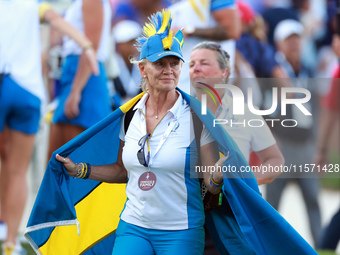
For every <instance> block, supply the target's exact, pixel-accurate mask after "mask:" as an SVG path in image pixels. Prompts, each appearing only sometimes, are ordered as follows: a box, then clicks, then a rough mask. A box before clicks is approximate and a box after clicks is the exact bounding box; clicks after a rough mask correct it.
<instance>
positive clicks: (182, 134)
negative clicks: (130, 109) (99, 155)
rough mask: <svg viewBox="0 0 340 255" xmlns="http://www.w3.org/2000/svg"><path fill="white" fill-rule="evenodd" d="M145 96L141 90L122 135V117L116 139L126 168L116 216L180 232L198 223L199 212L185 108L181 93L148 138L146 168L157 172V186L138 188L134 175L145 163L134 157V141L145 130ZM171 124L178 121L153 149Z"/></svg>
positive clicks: (194, 157) (200, 205)
mask: <svg viewBox="0 0 340 255" xmlns="http://www.w3.org/2000/svg"><path fill="white" fill-rule="evenodd" d="M148 96H149V95H148V93H147V94H145V95H144V96H143V97H142V99H141V100H140V101H139V102H138V104H137V105H136V106H135V107H134V109H138V110H137V111H136V112H135V114H134V116H133V118H132V120H131V122H130V125H129V128H128V130H127V133H126V135H125V136H124V121H123V120H122V125H121V130H120V139H121V140H123V141H125V145H124V147H123V155H122V158H123V163H124V166H125V168H126V169H127V171H128V184H127V186H126V195H127V198H128V199H127V201H126V204H125V208H124V210H123V212H122V214H121V219H122V220H124V221H126V222H128V223H130V224H134V225H137V226H140V227H144V228H150V229H159V230H181V229H188V228H194V227H199V226H202V225H203V224H204V211H203V203H202V197H201V192H200V185H199V180H198V179H197V178H190V168H191V170H192V171H194V168H195V165H196V160H197V153H196V152H193V151H192V150H190V144H192V145H193V146H194V147H195V148H196V142H195V139H194V131H193V124H192V118H191V112H190V107H189V105H188V104H187V102H186V101H185V100H184V99H183V97H182V96H181V95H180V94H179V97H178V99H177V101H176V103H175V104H174V106H173V107H172V108H171V109H170V110H169V112H168V113H167V115H166V116H165V117H164V118H163V119H162V121H161V122H160V123H159V124H158V126H157V127H156V128H155V130H154V132H153V134H152V137H151V138H150V140H149V143H150V151H151V167H150V171H151V172H152V173H154V174H155V175H156V178H157V180H156V184H155V186H154V187H153V188H152V189H151V190H148V191H143V190H141V188H140V187H139V183H138V180H139V177H140V176H141V175H142V174H143V173H145V172H147V171H148V167H144V166H143V165H141V164H140V163H139V161H138V158H137V152H138V150H139V149H140V146H139V145H138V141H139V140H140V138H141V137H142V136H144V135H145V134H147V132H146V120H145V118H144V115H143V114H142V113H141V111H143V113H145V103H146V101H147V98H148ZM139 109H140V110H141V111H140V110H139ZM122 119H123V118H122ZM173 122H177V123H178V124H179V125H178V124H176V125H174V126H173V128H172V129H171V130H172V131H171V132H170V135H169V136H168V138H167V139H166V140H165V142H164V144H163V145H162V146H161V147H160V149H159V150H158V151H157V152H156V150H157V147H158V146H159V144H160V141H161V139H162V137H163V135H164V134H165V131H166V130H167V129H168V127H169V126H172V125H173V124H172V123H173ZM169 130H170V129H169ZM202 137H203V135H202ZM205 137H208V138H206V139H210V140H211V141H213V138H212V137H209V136H207V135H205ZM206 143H207V142H205V144H206ZM190 160H191V163H190ZM193 161H194V162H193Z"/></svg>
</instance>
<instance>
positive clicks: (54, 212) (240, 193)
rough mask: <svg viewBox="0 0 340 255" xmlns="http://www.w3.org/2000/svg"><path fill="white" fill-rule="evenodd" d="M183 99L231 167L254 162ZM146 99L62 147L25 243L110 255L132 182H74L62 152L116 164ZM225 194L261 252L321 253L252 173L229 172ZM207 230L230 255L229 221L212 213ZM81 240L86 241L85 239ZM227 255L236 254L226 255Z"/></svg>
mask: <svg viewBox="0 0 340 255" xmlns="http://www.w3.org/2000/svg"><path fill="white" fill-rule="evenodd" d="M180 92H181V93H182V96H183V97H184V99H185V100H186V101H187V102H188V103H189V104H190V106H191V108H192V109H193V110H194V112H195V113H196V114H197V116H198V117H199V118H200V119H201V121H202V122H203V124H205V126H206V127H207V128H208V130H209V131H210V132H211V134H212V135H213V136H214V138H215V139H216V141H218V143H219V149H220V151H221V152H222V153H223V154H225V155H226V153H227V152H228V151H229V152H230V153H229V158H228V160H227V161H226V162H225V165H226V166H227V165H229V164H230V165H234V166H236V167H237V168H239V167H240V166H242V165H247V162H246V160H245V159H244V157H243V156H242V154H241V152H240V151H239V149H238V147H237V145H236V144H235V142H234V141H233V139H232V138H231V137H230V136H229V134H228V133H227V132H226V131H225V130H224V129H223V128H222V127H221V126H216V127H213V115H212V114H211V113H210V112H209V114H207V115H204V116H203V115H201V114H200V111H201V106H200V102H199V101H198V100H196V99H194V98H191V97H190V96H189V95H187V94H185V93H183V92H182V91H180ZM142 96H143V93H142V94H140V95H138V96H137V97H135V98H134V99H132V100H131V101H129V102H128V103H126V104H125V105H123V106H122V107H120V108H119V109H117V110H116V111H114V112H113V113H111V114H110V115H109V116H107V117H106V118H105V119H103V120H102V121H100V122H99V123H97V124H96V125H94V126H93V127H91V128H89V129H87V130H86V131H85V132H83V133H82V134H80V135H79V136H77V137H75V138H74V139H72V140H71V141H70V142H68V143H67V144H65V145H64V146H62V147H61V148H59V149H58V150H57V151H55V152H54V153H53V155H52V158H51V159H50V161H49V164H48V166H47V169H46V173H45V176H44V179H43V181H42V184H41V187H40V190H39V193H38V196H37V198H36V201H35V204H34V207H33V210H32V212H31V216H30V219H29V222H28V224H27V228H26V232H25V237H26V238H27V239H28V241H29V242H30V244H31V245H32V247H33V248H34V250H35V251H36V252H37V253H38V254H48V255H54V254H58V255H59V254H87V255H89V254H110V253H111V252H112V249H113V245H114V239H115V230H116V228H117V226H118V222H119V215H120V213H121V211H122V210H123V207H124V204H125V201H126V195H125V184H107V183H101V182H98V181H93V180H82V179H73V178H70V177H69V175H68V173H67V172H66V170H65V169H64V167H63V164H62V163H60V162H58V161H57V160H56V159H55V155H56V154H57V153H58V154H60V155H61V156H63V157H70V158H71V159H72V160H73V161H74V162H86V163H90V164H91V165H104V164H111V163H114V162H116V160H117V156H118V149H119V143H120V140H119V130H120V119H121V116H122V115H123V114H124V113H126V112H127V111H128V110H129V109H130V108H131V107H132V106H133V105H134V104H135V103H136V102H137V101H138V100H139V99H140V98H141V97H142ZM224 175H225V176H224V177H225V178H224V187H223V193H224V195H225V197H226V198H227V200H228V203H229V204H230V207H231V209H232V211H233V213H234V215H235V218H236V223H235V224H238V226H239V229H240V230H241V232H242V234H243V236H244V238H245V240H246V241H247V243H248V244H249V245H250V247H251V248H252V249H253V250H254V251H255V253H256V254H261V255H262V254H264V255H265V254H268V255H272V254H316V252H315V251H314V250H313V249H312V248H311V247H310V246H309V245H308V243H307V242H306V241H305V240H304V239H303V238H302V237H301V236H300V235H299V234H298V233H297V232H296V231H295V230H294V229H293V228H292V227H291V226H290V225H289V224H288V223H287V222H286V221H285V220H284V219H283V218H282V217H281V216H280V215H279V214H278V213H277V212H276V210H275V209H273V208H272V207H271V206H270V205H269V204H268V203H267V202H266V201H265V200H264V199H263V198H262V197H261V195H260V193H259V190H258V187H257V184H256V181H255V179H254V178H253V174H252V173H232V172H227V173H224ZM207 218H209V219H210V220H208V221H207V224H212V225H214V226H213V227H212V228H213V229H214V231H215V233H216V234H217V236H218V237H219V238H220V239H219V240H220V244H219V246H220V247H219V250H227V249H225V247H226V246H227V245H228V243H227V240H224V239H223V232H225V231H232V230H230V229H227V228H226V227H224V226H226V224H225V220H226V218H225V215H224V214H223V213H221V212H220V211H219V210H214V211H212V212H211V213H210V214H209V215H207ZM78 234H79V235H78ZM224 254H228V253H227V252H225V253H224Z"/></svg>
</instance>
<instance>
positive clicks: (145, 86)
mask: <svg viewBox="0 0 340 255" xmlns="http://www.w3.org/2000/svg"><path fill="white" fill-rule="evenodd" d="M146 61H147V60H146V59H145V58H143V59H141V60H137V59H136V58H134V57H131V58H130V63H131V64H134V65H137V66H139V64H140V63H142V64H143V65H145V64H146ZM140 87H141V89H142V91H143V92H146V91H147V90H148V83H147V81H146V79H145V78H144V77H142V79H141V82H140Z"/></svg>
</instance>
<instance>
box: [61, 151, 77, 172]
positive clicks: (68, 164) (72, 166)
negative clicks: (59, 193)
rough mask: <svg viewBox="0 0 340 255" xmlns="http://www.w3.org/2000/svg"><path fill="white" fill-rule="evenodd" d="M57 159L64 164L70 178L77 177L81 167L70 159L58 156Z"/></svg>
mask: <svg viewBox="0 0 340 255" xmlns="http://www.w3.org/2000/svg"><path fill="white" fill-rule="evenodd" d="M56 159H57V160H58V161H59V162H61V163H63V164H64V167H65V169H66V171H67V172H68V174H69V175H70V176H76V175H77V173H78V169H79V166H78V164H76V163H74V162H73V161H72V160H71V159H70V158H69V157H66V158H64V157H62V156H60V155H59V154H57V155H56Z"/></svg>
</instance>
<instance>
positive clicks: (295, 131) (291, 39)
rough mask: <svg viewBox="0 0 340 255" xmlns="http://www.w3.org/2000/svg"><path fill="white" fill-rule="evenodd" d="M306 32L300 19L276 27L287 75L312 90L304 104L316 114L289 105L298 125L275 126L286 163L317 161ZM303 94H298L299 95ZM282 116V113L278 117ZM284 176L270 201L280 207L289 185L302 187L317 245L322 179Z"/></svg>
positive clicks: (269, 187) (271, 188)
mask: <svg viewBox="0 0 340 255" xmlns="http://www.w3.org/2000/svg"><path fill="white" fill-rule="evenodd" d="M303 32H304V28H303V26H302V24H301V23H300V22H298V21H296V20H283V21H281V22H280V23H279V24H278V25H277V26H276V28H275V31H274V41H275V44H276V46H277V49H278V51H279V52H278V53H277V60H278V62H279V63H280V65H281V66H282V67H283V69H284V70H285V72H286V73H287V75H288V76H289V77H290V78H291V83H292V86H293V87H299V88H304V89H307V90H308V91H310V92H311V93H312V97H311V100H310V101H309V102H307V103H304V106H305V107H306V108H307V109H308V110H309V111H310V112H311V113H312V116H305V115H304V114H302V113H301V112H300V110H299V109H297V107H295V108H294V107H292V105H287V115H286V116H285V117H284V118H285V119H294V120H295V121H296V122H297V123H298V124H297V126H295V127H293V128H284V127H276V126H275V127H274V130H273V131H274V133H275V134H276V135H277V138H278V140H279V141H280V142H279V143H278V144H279V145H280V149H281V151H282V154H283V156H284V158H285V162H286V165H288V166H289V165H293V166H299V165H305V164H312V163H313V155H314V154H315V137H314V130H313V128H314V125H315V123H314V121H315V120H314V118H315V117H316V116H315V110H316V107H317V104H316V103H317V102H316V101H315V100H313V99H314V98H315V97H314V96H313V93H314V92H315V89H316V88H315V87H313V83H312V79H307V78H312V77H313V72H312V71H311V70H310V69H309V68H307V67H306V66H305V65H304V63H303V62H302V58H301V51H302V47H301V37H302V34H303ZM300 95H302V94H301V93H295V94H294V97H295V98H298V97H299V96H300ZM277 117H278V118H280V117H281V116H277ZM281 177H283V178H277V179H276V180H274V181H273V182H272V183H270V184H268V185H267V187H266V188H267V192H266V194H267V197H266V199H267V201H268V202H269V203H270V204H271V205H272V206H273V207H274V208H276V209H277V208H278V206H279V202H280V198H281V195H282V192H283V189H284V188H285V186H286V184H287V183H288V182H289V181H291V180H293V179H294V181H296V183H297V184H298V186H299V187H300V189H301V192H302V195H303V198H304V202H305V204H306V207H307V213H308V217H309V225H310V229H311V234H312V237H313V240H314V244H316V243H317V241H318V238H319V235H320V233H321V215H320V208H319V202H318V194H319V179H318V175H317V173H303V174H302V173H298V172H296V173H294V172H291V173H283V174H282V175H281Z"/></svg>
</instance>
